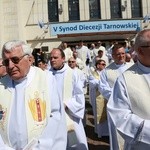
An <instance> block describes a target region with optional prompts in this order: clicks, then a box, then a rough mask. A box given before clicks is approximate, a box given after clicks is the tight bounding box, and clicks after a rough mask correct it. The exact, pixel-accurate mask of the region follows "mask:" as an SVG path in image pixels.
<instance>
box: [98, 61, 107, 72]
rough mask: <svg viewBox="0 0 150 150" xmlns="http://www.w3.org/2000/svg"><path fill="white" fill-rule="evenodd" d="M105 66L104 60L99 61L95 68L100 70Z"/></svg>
mask: <svg viewBox="0 0 150 150" xmlns="http://www.w3.org/2000/svg"><path fill="white" fill-rule="evenodd" d="M105 67H106V63H105V61H101V62H100V63H99V64H97V66H96V68H97V70H99V71H101V70H103V69H104V68H105Z"/></svg>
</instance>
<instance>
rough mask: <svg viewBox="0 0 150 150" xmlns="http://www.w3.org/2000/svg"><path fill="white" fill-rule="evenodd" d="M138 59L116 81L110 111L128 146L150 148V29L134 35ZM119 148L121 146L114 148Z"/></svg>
mask: <svg viewBox="0 0 150 150" xmlns="http://www.w3.org/2000/svg"><path fill="white" fill-rule="evenodd" d="M134 48H135V51H136V53H137V56H138V57H137V58H138V61H137V62H136V63H135V64H134V65H133V66H132V67H131V68H129V69H128V70H127V71H125V72H124V73H123V74H122V75H121V76H120V77H119V78H118V79H117V81H116V83H115V85H114V90H113V93H112V95H111V98H110V100H109V102H108V113H109V115H110V117H111V118H112V120H113V122H114V124H115V126H116V129H117V131H118V132H119V133H120V135H121V136H122V137H123V139H124V141H125V144H124V149H127V150H133V149H135V150H149V149H150V132H149V131H150V109H149V106H150V100H149V99H150V29H145V30H143V31H140V32H139V33H138V35H137V37H136V39H135V46H134ZM115 150H118V149H115Z"/></svg>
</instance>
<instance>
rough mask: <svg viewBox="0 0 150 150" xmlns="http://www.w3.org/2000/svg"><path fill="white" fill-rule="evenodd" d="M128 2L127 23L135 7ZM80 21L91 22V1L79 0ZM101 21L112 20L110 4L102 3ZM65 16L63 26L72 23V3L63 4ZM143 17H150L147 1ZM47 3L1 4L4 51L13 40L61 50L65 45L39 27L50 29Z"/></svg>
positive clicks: (16, 0) (12, 0) (11, 0)
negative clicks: (39, 22)
mask: <svg viewBox="0 0 150 150" xmlns="http://www.w3.org/2000/svg"><path fill="white" fill-rule="evenodd" d="M124 1H127V7H126V9H125V11H123V12H122V15H123V18H124V19H129V18H131V4H130V1H129V0H122V5H124ZM79 2H80V3H79V7H80V20H82V21H85V20H86V21H88V20H89V19H90V18H89V0H79ZM100 2H101V18H102V19H110V0H101V1H100ZM59 4H62V7H63V12H62V14H59V21H60V22H67V21H68V18H69V16H68V0H59ZM142 6H143V16H145V15H146V14H148V13H150V9H149V8H150V0H143V1H142ZM47 9H48V6H47V0H0V18H1V21H0V27H1V30H0V48H1V47H2V44H3V43H4V42H6V41H8V40H12V39H22V40H26V41H27V42H29V43H30V44H31V45H32V48H34V47H40V46H42V45H44V46H45V45H47V46H50V49H51V48H52V47H57V46H58V45H59V44H60V42H61V41H59V39H57V37H56V36H55V37H51V33H50V31H49V29H47V30H43V29H41V28H40V27H39V26H38V21H44V23H45V24H46V25H48V10H47Z"/></svg>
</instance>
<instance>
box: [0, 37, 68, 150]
mask: <svg viewBox="0 0 150 150" xmlns="http://www.w3.org/2000/svg"><path fill="white" fill-rule="evenodd" d="M31 52H32V51H31V48H30V47H29V46H28V45H27V44H25V43H24V42H23V41H18V40H13V41H9V42H7V43H5V44H4V46H3V49H2V57H3V64H4V65H5V66H6V69H7V73H8V75H7V76H5V77H3V78H2V79H1V80H0V116H1V117H0V149H4V150H16V149H17V150H21V149H23V150H29V149H35V150H48V149H51V150H58V149H63V150H66V140H67V139H66V134H67V132H65V128H63V129H62V126H61V123H62V120H64V118H62V114H63V109H62V103H61V101H60V99H59V96H58V93H57V87H56V81H55V78H54V77H53V75H52V74H50V73H49V74H47V73H45V72H44V71H42V70H41V69H40V68H37V67H33V66H31V65H32V53H31ZM51 83H53V85H52V86H51ZM64 127H65V126H64ZM60 128H61V129H60ZM60 130H64V132H63V134H61V132H59V131H60ZM65 133H66V134H65Z"/></svg>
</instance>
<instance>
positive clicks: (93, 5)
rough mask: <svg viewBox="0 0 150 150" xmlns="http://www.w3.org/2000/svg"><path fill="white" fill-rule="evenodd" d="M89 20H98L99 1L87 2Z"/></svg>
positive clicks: (90, 0) (91, 0)
mask: <svg viewBox="0 0 150 150" xmlns="http://www.w3.org/2000/svg"><path fill="white" fill-rule="evenodd" d="M89 9H90V10H89V11H90V19H99V18H100V16H101V14H100V0H89Z"/></svg>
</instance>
